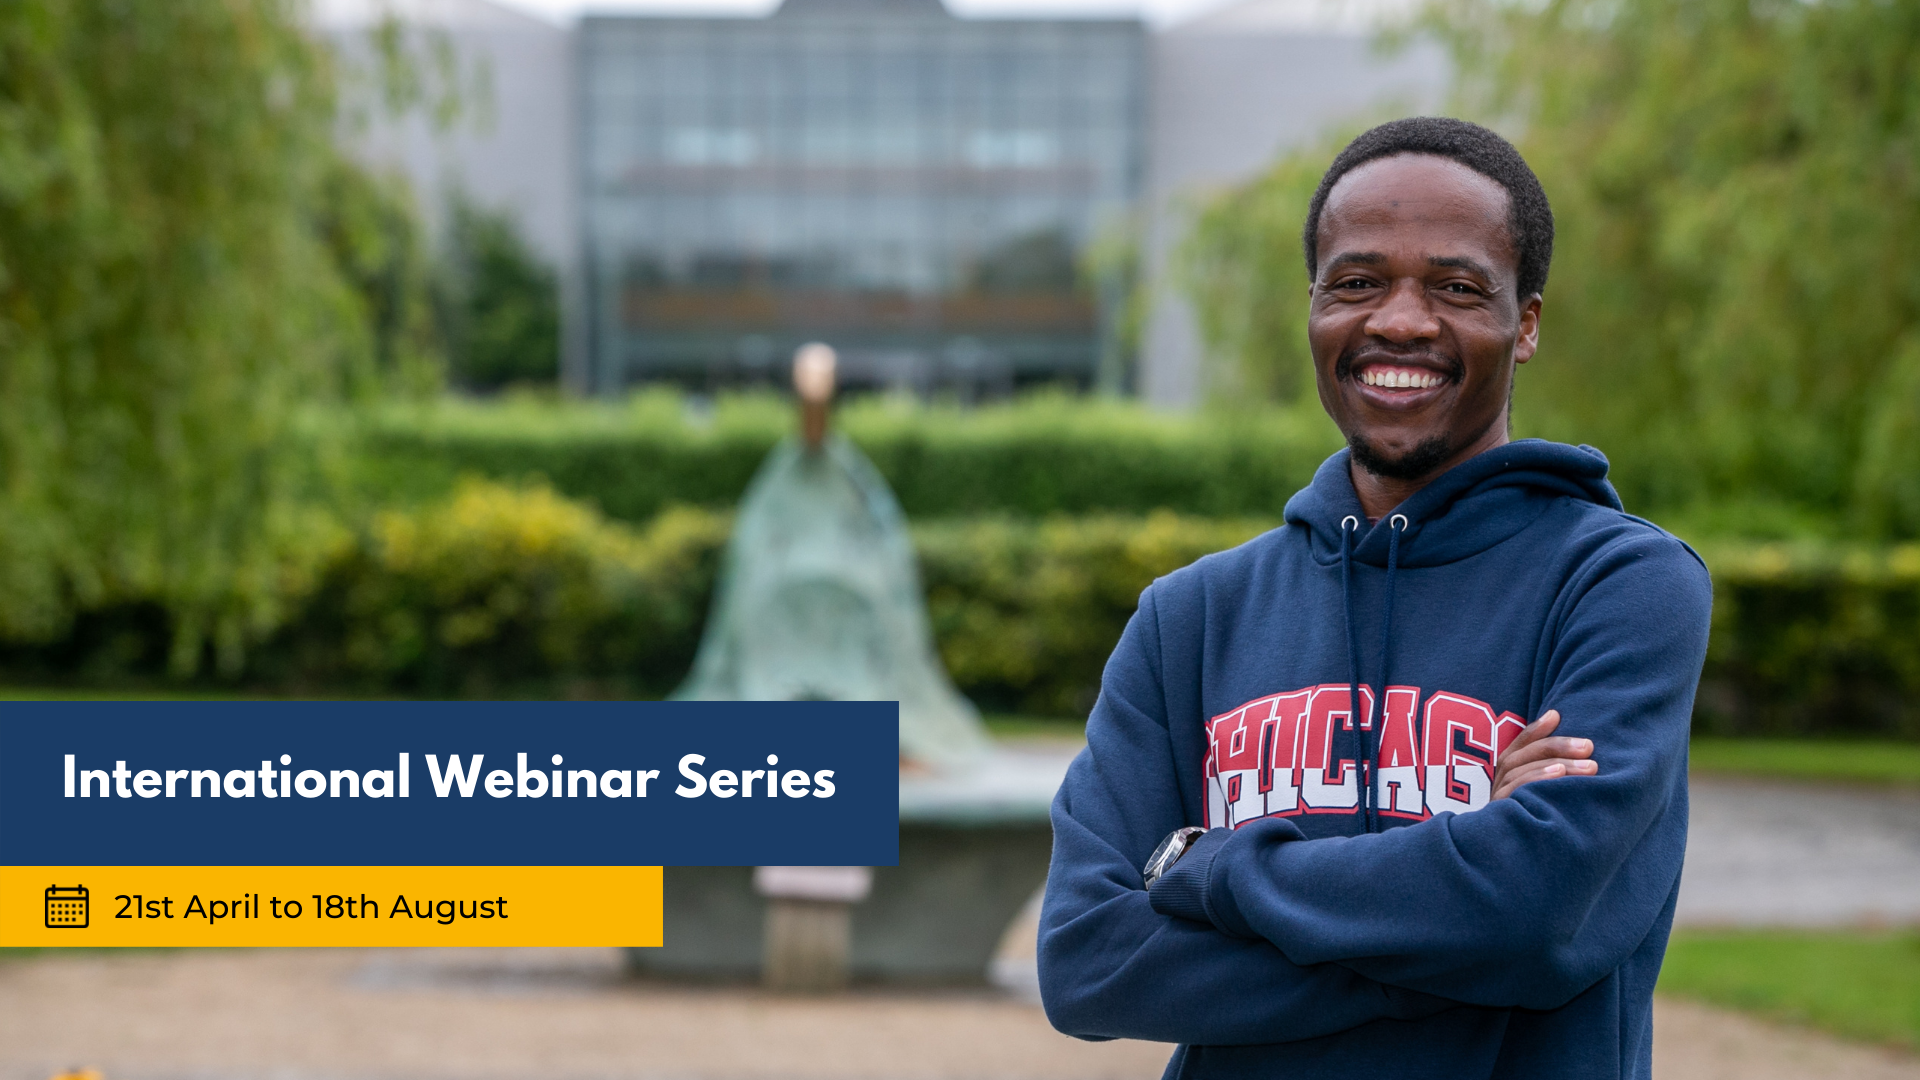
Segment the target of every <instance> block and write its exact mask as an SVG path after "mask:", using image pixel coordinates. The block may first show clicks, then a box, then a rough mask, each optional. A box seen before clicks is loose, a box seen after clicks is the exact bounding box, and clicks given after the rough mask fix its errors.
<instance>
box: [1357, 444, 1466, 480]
mask: <svg viewBox="0 0 1920 1080" xmlns="http://www.w3.org/2000/svg"><path fill="white" fill-rule="evenodd" d="M1347 446H1348V447H1349V448H1351V449H1352V451H1353V460H1355V461H1357V462H1359V463H1360V467H1361V468H1363V469H1365V470H1367V471H1368V472H1370V473H1372V474H1373V475H1375V476H1384V477H1386V478H1387V479H1389V480H1424V479H1426V477H1427V475H1428V474H1429V473H1432V472H1433V470H1435V469H1437V468H1439V467H1440V466H1441V465H1442V464H1444V463H1445V462H1446V460H1447V459H1448V458H1450V457H1452V456H1453V440H1452V439H1449V438H1447V437H1446V436H1445V435H1435V436H1433V437H1431V438H1428V439H1423V440H1421V441H1420V442H1419V443H1418V444H1417V445H1415V446H1414V448H1413V449H1411V450H1409V451H1407V452H1406V453H1404V454H1401V455H1400V456H1399V457H1391V456H1389V455H1388V454H1387V453H1386V452H1385V451H1383V450H1381V449H1380V448H1379V447H1377V446H1375V445H1374V444H1372V443H1370V442H1368V441H1367V438H1366V436H1364V435H1361V434H1360V433H1358V432H1355V433H1354V434H1352V435H1349V436H1347Z"/></svg>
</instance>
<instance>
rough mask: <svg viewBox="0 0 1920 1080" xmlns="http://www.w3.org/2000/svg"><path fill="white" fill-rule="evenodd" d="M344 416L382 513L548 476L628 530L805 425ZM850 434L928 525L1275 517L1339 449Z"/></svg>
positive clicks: (594, 410)
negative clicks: (971, 518) (461, 486)
mask: <svg viewBox="0 0 1920 1080" xmlns="http://www.w3.org/2000/svg"><path fill="white" fill-rule="evenodd" d="M322 422H326V421H322ZM331 422H334V423H339V424H352V425H354V426H355V430H354V431H353V438H352V440H351V441H352V442H353V443H354V444H355V445H357V446H358V447H359V452H358V454H357V461H356V465H355V475H354V480H355V482H356V486H357V487H358V488H359V489H360V490H361V491H362V492H363V493H364V494H365V495H366V496H367V497H368V498H369V499H370V500H371V501H373V502H376V503H389V502H394V501H399V502H403V503H418V502H422V501H426V500H430V499H434V498H438V497H442V496H444V495H445V494H446V493H447V492H448V491H450V490H451V489H452V488H453V487H454V486H455V484H456V483H457V482H458V480H459V478H460V477H462V476H464V475H478V476H483V477H487V478H490V479H495V480H500V481H506V482H511V483H523V482H526V481H529V480H533V479H536V478H538V479H541V480H544V481H545V482H547V483H550V484H552V485H553V487H554V488H555V489H556V490H558V491H559V492H560V493H562V494H564V495H567V496H569V497H571V498H575V499H580V500H583V501H585V502H588V503H591V504H593V505H594V506H596V507H598V508H599V509H600V510H601V511H602V512H604V513H606V514H607V515H608V516H610V517H613V518H616V519H618V520H622V521H630V522H644V521H646V520H648V519H649V518H651V517H652V516H653V515H654V514H656V513H658V512H660V511H661V510H663V509H665V508H667V507H669V506H674V505H692V506H706V507H712V508H716V509H719V508H727V507H731V506H733V505H734V504H735V503H737V502H738V501H739V498H740V494H741V493H742V492H743V491H745V490H746V486H747V481H748V480H749V479H750V478H751V477H752V476H753V473H754V470H755V469H757V468H758V467H759V465H760V462H761V461H762V460H763V459H764V458H765V457H766V454H767V451H768V450H769V449H770V448H771V447H772V446H773V445H774V443H776V442H777V441H778V440H779V439H780V438H782V437H783V436H784V435H786V434H787V433H788V432H790V431H792V430H793V427H794V419H793V416H792V412H791V406H790V405H789V404H788V403H787V402H786V401H785V400H784V399H782V398H778V397H775V396H773V395H770V394H768V395H759V396H726V397H722V398H720V399H718V400H717V401H715V402H713V403H711V404H708V405H704V406H703V405H699V404H698V400H697V399H688V398H684V397H682V396H680V395H678V394H674V393H670V392H662V391H656V392H652V393H647V394H641V395H638V396H636V397H634V398H632V399H630V400H628V401H626V402H622V403H607V402H553V401H539V400H533V399H525V398H523V399H518V400H513V399H509V400H505V401H496V402H474V401H458V400H453V401H444V402H436V403H434V404H431V405H423V406H412V407H395V408H392V409H389V410H387V411H384V412H381V413H379V414H377V415H375V416H373V417H372V418H370V419H354V420H346V419H335V420H333V421H331ZM835 422H836V424H837V425H838V426H839V427H840V429H841V430H842V431H844V432H846V433H847V435H848V436H849V437H851V438H852V439H853V440H854V442H856V443H858V444H859V446H860V448H861V449H862V450H863V451H865V452H866V454H867V456H868V457H869V458H871V459H872V460H873V463H874V464H875V465H876V466H877V467H878V468H879V470H880V473H881V475H883V476H885V477H886V479H887V483H888V484H889V485H891V486H892V488H893V490H894V493H895V494H896V495H897V496H898V497H899V499H900V504H901V506H902V507H903V508H904V509H905V510H906V512H907V513H908V514H909V515H911V516H913V517H915V518H931V517H952V516H960V515H972V514H982V513H1004V514H1012V515H1020V516H1029V517H1044V516H1050V515H1058V514H1086V513H1099V512H1107V513H1136V514H1137V513H1147V512H1149V511H1152V510H1156V509H1170V510H1174V511H1177V512H1180V513H1185V514H1195V515H1203V516H1210V517H1233V516H1257V517H1265V518H1274V517H1278V516H1279V514H1280V510H1281V508H1282V507H1283V506H1285V505H1286V501H1287V499H1288V497H1290V496H1291V495H1292V494H1293V493H1294V492H1295V491H1298V490H1299V489H1300V488H1302V487H1305V486H1306V484H1307V482H1308V481H1309V480H1311V479H1312V477H1313V470H1314V469H1315V468H1317V467H1318V466H1319V464H1320V462H1321V461H1323V460H1325V458H1326V456H1327V455H1328V454H1330V453H1332V452H1333V451H1334V450H1335V449H1337V448H1338V447H1339V445H1340V443H1339V435H1338V433H1337V432H1335V431H1334V430H1333V427H1332V425H1330V424H1329V423H1327V421H1326V419H1325V418H1324V417H1321V416H1319V415H1318V414H1317V413H1316V414H1314V415H1312V416H1307V415H1305V414H1293V413H1271V412H1270V413H1261V414H1259V415H1257V416H1254V415H1243V416H1194V415H1183V416H1172V415H1162V414H1156V413H1153V412H1150V411H1148V410H1146V409H1143V408H1141V407H1139V406H1137V405H1130V404H1125V403H1121V402H1098V401H1088V400H1086V399H1084V398H1069V397H1065V396H1053V395H1042V396H1039V397H1030V398H1025V399H1021V400H1018V401H1015V402H1012V403H1009V404H1003V405H993V406H984V407H980V408H975V409H960V408H957V407H950V406H919V405H912V404H907V403H902V402H896V401H890V400H887V399H881V398H866V399H863V400H858V401H855V402H852V403H850V404H848V405H847V406H846V407H845V408H843V409H842V410H840V413H839V415H838V417H837V418H836V421H835Z"/></svg>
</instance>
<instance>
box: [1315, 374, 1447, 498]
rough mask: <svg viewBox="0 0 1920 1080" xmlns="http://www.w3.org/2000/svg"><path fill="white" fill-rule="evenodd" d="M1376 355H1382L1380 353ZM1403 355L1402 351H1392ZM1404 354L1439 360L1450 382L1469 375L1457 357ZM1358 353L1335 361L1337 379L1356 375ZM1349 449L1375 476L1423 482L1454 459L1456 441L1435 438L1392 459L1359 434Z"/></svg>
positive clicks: (1353, 438)
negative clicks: (1354, 368)
mask: <svg viewBox="0 0 1920 1080" xmlns="http://www.w3.org/2000/svg"><path fill="white" fill-rule="evenodd" d="M1375 351H1381V350H1378V349H1376V350H1375ZM1391 351H1402V350H1391ZM1403 351H1404V353H1405V354H1406V355H1407V356H1409V357H1411V356H1413V355H1415V354H1418V355H1419V356H1420V357H1421V358H1422V359H1428V360H1438V361H1440V364H1441V365H1442V366H1443V367H1445V368H1446V375H1447V379H1448V380H1449V381H1452V382H1459V381H1460V380H1461V378H1462V377H1464V376H1465V374H1466V365H1464V364H1462V363H1461V362H1460V360H1459V358H1457V357H1452V356H1446V355H1444V354H1441V353H1436V352H1434V351H1432V350H1431V349H1407V350H1403ZM1353 358H1354V350H1351V349H1349V350H1348V351H1346V352H1345V353H1342V354H1341V356H1340V358H1339V359H1338V360H1336V361H1334V365H1333V377H1334V378H1335V379H1336V380H1340V381H1345V380H1347V379H1351V378H1353V377H1354V375H1353ZM1347 446H1348V448H1349V449H1351V450H1352V451H1353V460H1355V461H1357V462H1359V463H1360V467H1361V468H1363V469H1365V470H1367V471H1368V472H1370V473H1372V474H1373V475H1375V476H1384V477H1386V478H1387V479H1389V480H1422V479H1425V478H1426V476H1427V475H1428V474H1429V473H1431V472H1433V470H1435V469H1437V468H1439V467H1440V466H1441V465H1442V464H1444V463H1445V462H1446V460H1447V459H1448V458H1450V457H1452V456H1453V440H1452V439H1449V438H1448V437H1447V436H1446V435H1444V434H1441V435H1435V436H1433V437H1432V438H1429V439H1425V440H1423V441H1421V442H1420V443H1419V444H1418V445H1417V446H1415V447H1414V448H1413V449H1411V450H1409V451H1407V452H1406V453H1404V454H1401V455H1400V456H1399V457H1388V456H1387V453H1386V451H1384V450H1382V449H1380V448H1379V447H1378V446H1375V445H1374V444H1372V443H1370V442H1368V441H1367V439H1366V436H1364V435H1361V434H1359V433H1357V432H1356V433H1355V434H1352V435H1349V436H1347Z"/></svg>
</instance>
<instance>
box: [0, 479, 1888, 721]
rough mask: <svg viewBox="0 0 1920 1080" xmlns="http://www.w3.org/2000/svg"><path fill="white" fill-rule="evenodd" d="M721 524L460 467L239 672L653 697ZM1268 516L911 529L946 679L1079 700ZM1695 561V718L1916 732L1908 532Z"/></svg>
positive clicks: (156, 634)
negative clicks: (1145, 605)
mask: <svg viewBox="0 0 1920 1080" xmlns="http://www.w3.org/2000/svg"><path fill="white" fill-rule="evenodd" d="M728 522H729V519H728V517H727V515H725V514H722V513H718V512H714V511H707V510H698V509H688V508H678V509H674V510H671V511H669V512H667V513H664V514H661V515H658V516H657V517H655V518H654V519H653V520H652V521H651V522H649V523H648V524H647V525H645V526H644V527H640V528H634V527H631V526H627V525H624V524H621V523H618V522H613V521H609V520H607V519H606V518H605V517H603V516H601V515H600V514H598V513H596V512H595V511H593V510H591V509H590V508H587V507H585V506H582V505H581V504H579V503H577V502H574V501H571V500H568V499H565V498H562V497H560V496H558V495H556V494H555V493H554V492H553V491H552V490H551V489H550V488H547V487H542V486H537V485H536V486H525V487H507V486H502V485H498V484H493V483H488V482H483V481H469V482H467V483H465V484H463V485H462V486H461V487H460V488H459V489H458V490H457V491H456V492H455V493H454V494H453V495H452V496H451V497H450V498H448V499H445V500H440V501H437V502H433V503H430V504H425V505H422V506H420V507H418V508H415V509H411V510H398V511H387V512H383V513H381V514H378V515H375V516H374V517H372V518H371V519H370V521H369V523H368V524H367V526H366V527H364V528H362V529H360V530H358V531H355V532H345V531H343V532H340V533H338V534H335V535H332V536H330V537H324V538H322V539H320V540H317V541H316V545H317V548H318V550H317V551H316V553H315V554H314V556H313V558H312V561H311V563H310V564H309V565H308V567H307V568H306V569H305V570H304V571H303V572H302V575H301V577H302V582H303V583H301V584H299V585H298V586H297V588H296V587H294V586H290V589H293V590H295V591H299V592H302V593H304V594H305V595H306V597H307V599H306V600H305V601H304V602H303V604H302V605H301V606H300V607H299V608H298V609H297V611H296V614H295V615H294V617H293V618H292V619H291V620H290V621H289V622H288V623H287V624H286V625H285V626H283V627H282V629H281V630H280V631H279V632H278V633H277V634H276V635H275V636H274V637H273V638H272V639H270V640H269V641H268V642H266V643H265V644H264V645H263V646H261V647H259V648H257V649H255V650H254V651H253V652H252V653H251V654H250V655H249V656H248V658H247V667H246V671H245V673H244V675H243V676H242V679H243V681H244V683H246V684H250V685H251V686H253V687H255V688H259V689H271V690H276V691H279V692H296V693H324V694H339V693H363V694H407V695H417V696H439V695H453V696H516V695H524V696H561V697H569V696H574V697H578V696H618V695H634V696H647V695H659V694H664V693H666V692H667V691H669V690H671V689H672V688H673V686H674V685H675V684H676V683H677V682H678V681H679V680H680V678H681V677H682V676H683V675H684V674H685V672H686V671H687V669H688V667H689V666H690V664H691V662H692V659H693V652H694V649H695V647H696V646H697V644H698V641H699V635H700V632H701V629H702V626H703V623H704V620H705V616H706V611H707V605H708V602H709V598H710V596H711V594H712V590H713V584H714V577H715V574H716V572H717V569H718V566H719V561H720V553H721V550H722V548H723V547H724V545H725V542H726V536H727V528H728ZM1272 524H1273V521H1272V519H1262V518H1247V519H1217V518H1196V517H1185V516H1180V515H1176V514H1173V513H1169V512H1165V511H1162V512H1158V513H1154V514H1150V515H1146V516H1138V515H1091V516H1082V517H1075V518H1057V519H1051V520H1045V521H1032V520H1027V519H1020V518H1014V517H975V518H968V519H955V520H946V521H934V522H927V523H922V524H919V525H916V526H914V529H913V535H914V542H915V544H916V546H917V548H918V551H919V555H920V563H921V574H922V578H923V582H924V585H925V587H926V592H927V606H928V612H929V616H930V618H931V619H932V621H933V629H934V635H935V638H936V640H937V642H938V645H939V648H940V652H941V656H942V658H943V659H944V660H945V662H946V665H947V669H948V671H950V672H951V673H952V675H953V678H954V681H955V682H956V683H957V684H958V685H959V687H960V688H961V690H963V691H965V692H966V693H967V694H968V695H970V696H971V697H973V698H974V700H975V701H977V702H979V703H980V704H981V705H982V706H983V707H984V708H987V709H989V710H991V711H1008V712H1021V713H1027V714H1030V715H1042V716H1070V715H1084V713H1085V711H1086V709H1087V708H1088V707H1089V706H1090V705H1091V704H1092V701H1093V697H1094V694H1095V693H1096V692H1097V690H1098V687H1099V680H1100V672H1101V669H1102V667H1103V665H1104V664H1105V663H1106V659H1107V654H1108V653H1109V652H1110V651H1111V650H1112V648H1113V644H1114V642H1115V641H1116V640H1117V639H1118V638H1119V635H1120V631H1121V628H1122V627H1123V626H1124V625H1125V624H1126V620H1127V618H1128V616H1129V615H1131V614H1132V612H1133V607H1134V602H1135V600H1136V598H1137V597H1138V595H1139V592H1140V590H1141V589H1142V588H1144V587H1145V586H1146V585H1147V583H1148V582H1150V581H1152V580H1153V578H1154V577H1156V576H1158V575H1161V574H1165V573H1167V572H1169V571H1172V570H1174V569H1176V568H1178V567H1181V566H1184V565H1186V564H1187V563H1190V562H1192V561H1193V560H1194V559H1196V558H1199V557H1200V556H1201V555H1204V554H1206V553H1208V552H1211V551H1217V550H1221V549H1223V548H1227V547H1230V546H1232V545H1234V544H1237V543H1240V542H1241V541H1243V540H1246V539H1248V538H1251V537H1253V536H1255V535H1257V534H1258V533H1259V532H1261V531H1262V530H1263V529H1265V528H1268V527H1270V526H1271V525H1272ZM1706 556H1707V559H1708V562H1709V564H1710V565H1711V566H1712V567H1713V569H1714V579H1715V582H1714V587H1715V594H1716V602H1715V608H1714V623H1713V639H1712V645H1711V649H1710V652H1709V655H1708V662H1707V671H1706V677H1705V679H1704V681H1703V685H1702V689H1701V695H1700V707H1699V709H1698V711H1697V714H1696V727H1697V728H1698V729H1699V730H1701V731H1702V732H1703V733H1711V734H1722V735H1726V734H1732V735H1812V734H1856V735H1862V736H1865V735H1878V736H1882V737H1896V738H1904V739H1920V704H1916V703H1920V546H1907V547H1899V548H1891V549H1883V550H1878V551H1872V550H1853V551H1842V550H1835V549H1815V548H1785V547H1774V546H1762V547H1752V546H1748V547H1740V548H1731V547H1729V548H1711V547H1710V548H1708V549H1707V550H1706ZM136 614H137V613H136ZM143 626H144V630H143V629H142V627H143ZM109 630H111V632H106V631H100V630H96V631H94V632H92V633H91V636H90V637H88V638H87V639H86V640H85V641H82V642H80V643H79V644H70V645H69V646H68V647H67V652H66V653H64V654H62V655H61V656H60V657H59V658H58V660H59V664H58V667H59V672H64V673H65V675H66V676H67V677H81V678H85V677H89V676H90V674H91V675H92V676H99V675H100V674H102V673H108V674H111V673H112V672H115V671H118V672H119V673H120V675H122V676H124V675H127V674H134V675H138V674H139V673H140V672H141V671H142V670H148V671H152V670H157V665H158V662H159V661H162V660H164V655H165V649H164V644H163V643H164V635H163V631H164V620H159V619H148V620H147V621H146V622H145V623H142V622H141V621H140V620H139V619H138V618H123V619H121V620H120V621H119V622H118V623H115V624H113V625H112V626H111V627H109ZM142 633H145V634H146V635H147V637H146V640H147V644H146V645H145V646H140V645H139V644H138V643H139V641H140V640H142V639H141V637H140V635H141V634H142ZM129 643H132V644H129ZM44 658H45V657H44V656H43V657H42V659H44ZM142 658H144V659H142ZM156 658H157V659H156ZM15 659H16V661H17V660H18V657H16V658H15ZM115 665H118V666H117V667H116V666H115ZM143 665H144V667H143ZM15 666H16V667H17V666H18V664H17V663H16V665H15ZM43 673H44V672H43ZM57 673H58V672H56V674H57Z"/></svg>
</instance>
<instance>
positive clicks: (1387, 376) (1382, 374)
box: [1360, 367, 1444, 390]
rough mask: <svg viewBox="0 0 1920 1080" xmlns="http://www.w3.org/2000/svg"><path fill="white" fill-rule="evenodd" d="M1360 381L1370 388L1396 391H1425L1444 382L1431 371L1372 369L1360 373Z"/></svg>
mask: <svg viewBox="0 0 1920 1080" xmlns="http://www.w3.org/2000/svg"><path fill="white" fill-rule="evenodd" d="M1360 381H1361V382H1363V383H1366V384H1367V385H1368V386H1384V387H1388V388H1389V389H1394V390H1401V389H1412V390H1425V389H1426V388H1427V387H1430V386H1439V385H1440V383H1441V382H1442V381H1444V380H1443V379H1442V378H1441V376H1439V375H1435V374H1434V373H1433V372H1431V371H1411V370H1408V369H1407V368H1377V367H1370V368H1366V369H1365V370H1363V371H1361V372H1360Z"/></svg>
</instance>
